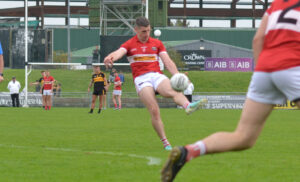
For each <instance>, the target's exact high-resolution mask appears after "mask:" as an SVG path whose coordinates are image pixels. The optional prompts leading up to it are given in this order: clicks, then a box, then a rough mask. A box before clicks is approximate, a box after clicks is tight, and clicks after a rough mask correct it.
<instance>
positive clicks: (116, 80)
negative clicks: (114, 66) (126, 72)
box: [114, 76, 122, 90]
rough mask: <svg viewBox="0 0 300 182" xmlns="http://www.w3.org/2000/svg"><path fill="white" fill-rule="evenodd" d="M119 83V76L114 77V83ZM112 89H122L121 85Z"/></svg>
mask: <svg viewBox="0 0 300 182" xmlns="http://www.w3.org/2000/svg"><path fill="white" fill-rule="evenodd" d="M120 81H121V79H120V77H119V76H116V78H115V83H116V82H120ZM114 89H115V90H122V87H121V85H118V86H115V88H114Z"/></svg>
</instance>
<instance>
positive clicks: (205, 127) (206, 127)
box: [0, 108, 300, 182]
mask: <svg viewBox="0 0 300 182" xmlns="http://www.w3.org/2000/svg"><path fill="white" fill-rule="evenodd" d="M88 110H89V109H88V108H85V109H84V108H53V109H52V110H51V111H44V110H42V109H41V108H28V109H26V108H0V113H1V114H0V181H4V182H19V181H20V182H55V181H59V182H77V181H78V182H79V181H80V182H94V181H95V182H96V181H97V182H127V181H128V182H157V181H159V178H160V169H161V167H162V165H163V162H164V161H165V159H166V157H167V155H168V152H166V151H164V150H163V148H162V144H161V142H160V141H159V139H158V137H157V136H156V134H155V132H154V131H153V129H152V126H151V123H150V117H149V114H148V113H147V111H146V109H126V108H125V109H123V110H121V111H113V110H112V109H108V110H104V111H103V112H102V113H101V115H98V114H97V113H94V114H92V115H89V114H87V112H88ZM240 113H241V111H240V110H199V111H197V112H196V113H194V114H193V115H190V116H187V115H185V113H184V111H183V110H177V109H162V110H161V115H162V118H163V121H164V124H165V129H166V132H167V135H168V138H169V141H170V142H171V143H172V144H173V145H182V144H187V143H191V142H195V141H196V140H198V139H201V138H203V137H205V136H207V135H209V134H211V133H213V132H215V131H219V130H223V131H224V130H225V131H232V130H233V129H234V128H235V126H236V124H237V121H238V119H239V115H240ZM299 118H300V112H299V111H295V110H276V111H274V112H273V113H272V116H271V117H270V118H269V119H268V121H267V124H266V126H265V128H264V130H263V133H262V134H261V136H260V138H259V140H258V142H257V144H256V145H255V147H254V148H253V149H251V150H248V151H244V152H233V153H226V154H217V155H210V156H204V157H201V158H198V159H195V160H193V161H191V162H190V163H188V164H187V165H186V166H185V168H184V169H183V170H182V171H181V173H179V175H178V178H177V179H176V181H177V182H180V181H182V182H196V181H209V182H220V181H222V182H277V181H278V182H281V181H284V182H296V181H299V180H300V173H299V171H300V156H299V153H300V140H299V133H300V127H299V124H300V123H299ZM146 157H153V158H155V159H161V160H162V162H161V163H160V164H159V165H148V162H149V158H146Z"/></svg>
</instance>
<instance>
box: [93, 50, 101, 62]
mask: <svg viewBox="0 0 300 182" xmlns="http://www.w3.org/2000/svg"><path fill="white" fill-rule="evenodd" d="M99 53H100V50H99V46H96V48H95V49H94V50H93V63H98V60H99Z"/></svg>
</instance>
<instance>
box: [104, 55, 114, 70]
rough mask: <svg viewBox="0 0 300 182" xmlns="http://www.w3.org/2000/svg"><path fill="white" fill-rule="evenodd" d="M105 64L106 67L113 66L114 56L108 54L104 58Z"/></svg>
mask: <svg viewBox="0 0 300 182" xmlns="http://www.w3.org/2000/svg"><path fill="white" fill-rule="evenodd" d="M104 64H105V66H106V68H111V67H112V66H113V64H114V61H113V57H112V56H110V55H108V56H106V57H105V58H104Z"/></svg>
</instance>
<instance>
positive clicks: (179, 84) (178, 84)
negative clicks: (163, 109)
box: [171, 73, 189, 92]
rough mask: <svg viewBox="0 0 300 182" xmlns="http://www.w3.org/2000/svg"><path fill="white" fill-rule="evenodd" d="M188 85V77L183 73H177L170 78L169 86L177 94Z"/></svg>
mask: <svg viewBox="0 0 300 182" xmlns="http://www.w3.org/2000/svg"><path fill="white" fill-rule="evenodd" d="M188 85H189V79H188V77H187V76H186V75H185V74H183V73H177V74H175V75H173V76H172V77H171V86H172V88H173V89H174V90H175V91H177V92H182V91H184V90H185V89H186V88H187V87H188Z"/></svg>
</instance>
